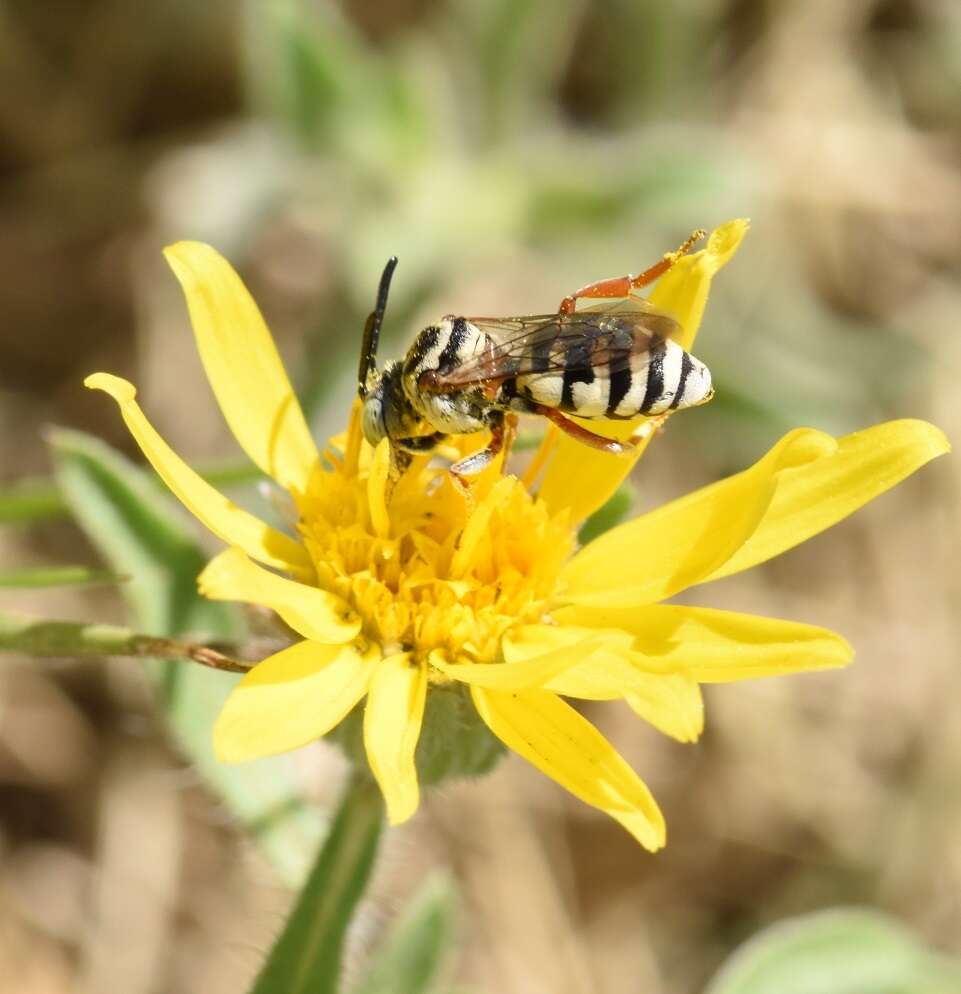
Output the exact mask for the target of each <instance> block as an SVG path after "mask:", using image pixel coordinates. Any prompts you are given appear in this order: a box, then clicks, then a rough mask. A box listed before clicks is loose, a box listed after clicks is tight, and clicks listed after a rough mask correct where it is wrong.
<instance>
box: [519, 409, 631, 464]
mask: <svg viewBox="0 0 961 994" xmlns="http://www.w3.org/2000/svg"><path fill="white" fill-rule="evenodd" d="M533 406H534V410H533V412H532V413H534V414H540V415H543V417H545V418H547V419H548V421H550V422H551V423H553V424H555V425H557V427H558V428H560V430H561V431H562V432H564V434H565V435H570V436H571V438H573V439H574V440H575V441H578V442H582V443H583V444H584V445H589V446H590V447H591V448H592V449H600V450H601V451H602V452H610V453H611V454H612V455H621V454H622V453H624V452H627V451H628V450H630V449H633V448H634V446H635V445H637V442H638V441H640V439H636V438H635V437H631V438H628V439H626V440H624V441H623V442H619V441H618V440H617V439H615V438H605V437H604V436H603V435H595V434H594V432H592V431H588V430H587V429H586V428H585V427H583V426H582V425H579V424H578V423H577V422H576V421H571V419H570V418H566V417H564V415H563V414H561V412H560V411H558V410H557V409H556V408H553V407H545V406H544V405H543V404H535V405H533Z"/></svg>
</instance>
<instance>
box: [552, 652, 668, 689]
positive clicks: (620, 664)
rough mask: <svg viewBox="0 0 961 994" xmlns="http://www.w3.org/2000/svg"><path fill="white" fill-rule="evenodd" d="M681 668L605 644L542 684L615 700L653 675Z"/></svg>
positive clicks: (656, 675)
mask: <svg viewBox="0 0 961 994" xmlns="http://www.w3.org/2000/svg"><path fill="white" fill-rule="evenodd" d="M679 669H680V668H679V667H678V666H677V665H671V666H662V665H660V663H659V662H658V661H657V660H653V661H652V660H649V659H647V658H646V657H641V656H640V655H639V654H638V653H636V652H634V651H632V650H631V649H630V648H624V647H623V646H605V647H603V648H601V649H598V650H596V651H595V652H594V653H593V654H592V655H591V656H590V657H589V658H587V659H585V660H584V661H583V662H581V663H578V665H577V666H572V667H571V668H570V669H566V670H564V671H562V672H560V673H558V674H557V675H556V676H553V677H552V678H551V679H550V680H548V681H547V682H546V683H544V684H543V688H544V689H545V690H550V691H553V692H554V693H555V694H560V695H561V696H562V697H577V698H579V699H580V700H584V701H613V700H617V699H618V698H621V697H626V696H627V695H628V694H631V693H634V692H638V693H640V692H643V691H644V690H646V688H647V686H648V685H649V683H650V681H651V680H652V679H659V678H660V677H662V676H670V675H673V674H674V673H676V672H677V671H678V670H679Z"/></svg>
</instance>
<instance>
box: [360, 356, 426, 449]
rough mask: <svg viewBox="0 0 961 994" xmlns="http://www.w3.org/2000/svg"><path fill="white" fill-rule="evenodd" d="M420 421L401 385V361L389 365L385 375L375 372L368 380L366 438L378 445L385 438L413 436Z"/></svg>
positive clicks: (364, 413) (364, 417) (364, 416)
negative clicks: (414, 428) (415, 426)
mask: <svg viewBox="0 0 961 994" xmlns="http://www.w3.org/2000/svg"><path fill="white" fill-rule="evenodd" d="M416 422H417V415H416V414H415V412H414V411H413V410H412V409H411V406H410V404H409V403H408V402H407V398H406V397H405V396H404V389H403V387H402V385H401V368H400V363H399V362H388V363H387V364H386V365H385V366H384V369H383V372H373V373H371V374H370V376H369V377H368V380H367V391H366V393H365V394H364V407H363V411H362V413H361V425H362V427H363V431H364V438H366V439H367V441H368V442H370V444H371V445H376V444H377V443H378V442H379V441H380V440H381V439H382V438H388V437H390V438H400V437H403V436H404V435H405V434H410V433H411V432H412V431H413V427H414V425H415V424H416Z"/></svg>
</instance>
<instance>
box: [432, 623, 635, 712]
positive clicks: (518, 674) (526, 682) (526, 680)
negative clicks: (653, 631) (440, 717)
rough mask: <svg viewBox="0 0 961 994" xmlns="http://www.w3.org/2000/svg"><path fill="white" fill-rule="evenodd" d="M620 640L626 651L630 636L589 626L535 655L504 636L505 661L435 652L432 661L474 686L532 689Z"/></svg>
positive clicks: (506, 689) (433, 663)
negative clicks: (466, 659)
mask: <svg viewBox="0 0 961 994" xmlns="http://www.w3.org/2000/svg"><path fill="white" fill-rule="evenodd" d="M529 627H544V628H547V627H549V626H547V625H545V626H529ZM618 642H619V643H620V644H621V645H622V646H624V647H625V651H627V646H629V643H630V639H629V638H628V639H625V637H624V635H623V633H619V632H613V633H611V635H610V636H607V635H605V634H597V633H592V632H591V631H589V630H588V631H586V632H584V633H583V634H582V635H581V636H580V638H572V639H571V641H569V642H568V643H566V644H563V645H558V646H556V647H555V648H552V649H548V650H547V651H544V652H541V653H538V654H536V655H527V654H526V652H525V651H524V648H523V647H522V648H521V649H520V650H518V649H517V647H516V646H517V643H516V642H513V641H511V640H510V639H505V640H504V641H503V643H502V648H503V651H504V659H505V662H502V663H448V662H446V661H445V660H444V659H443V658H441V657H440V656H439V655H436V654H432V655H431V665H433V666H435V667H436V668H437V669H439V670H440V671H441V672H442V673H443V674H444V675H445V676H449V677H450V678H451V679H453V680H459V681H460V682H461V683H467V684H470V685H472V686H477V687H487V688H488V689H491V690H504V691H511V690H531V689H535V688H537V687H543V686H545V685H546V684H548V683H549V682H550V681H551V680H553V679H555V678H556V677H558V676H559V675H560V674H562V673H564V672H565V671H567V670H569V669H571V668H580V666H582V665H583V664H585V663H586V662H588V661H589V660H591V659H592V658H593V657H594V656H595V655H596V654H598V653H604V652H605V651H609V650H610V647H611V646H612V644H616V643H618ZM614 696H618V695H614ZM601 699H603V698H601Z"/></svg>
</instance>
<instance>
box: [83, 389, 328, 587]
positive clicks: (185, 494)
mask: <svg viewBox="0 0 961 994" xmlns="http://www.w3.org/2000/svg"><path fill="white" fill-rule="evenodd" d="M84 385H85V386H88V387H90V388H91V389H92V390H103V391H104V392H105V393H108V394H110V396H111V397H113V399H114V400H115V401H116V402H117V404H118V405H119V406H120V413H121V414H122V415H123V419H124V421H125V422H126V424H127V427H128V428H129V429H130V433H131V434H132V435H133V437H134V438H135V439H136V441H137V444H138V445H139V446H140V448H141V451H142V452H143V454H144V455H145V456H146V457H147V459H148V460H149V461H150V464H151V465H152V466H153V468H154V469H155V470H156V471H157V472H158V473H159V474H160V476H161V478H162V479H163V481H164V483H166V484H167V486H168V487H170V489H171V490H172V491H173V492H174V494H175V495H176V496H177V498H178V499H179V500H180V501H181V503H182V504H183V505H184V506H185V507H186V508H187V509H188V510H189V511H191V512H192V513H193V514H194V515H196V517H197V518H199V519H200V520H201V521H202V522H203V523H204V524H205V525H206V526H207V527H208V528H209V529H210V530H211V531H212V532H213V533H214V534H215V535H216V536H217V537H218V538H221V539H223V541H225V542H227V543H228V544H229V545H237V546H240V548H241V549H243V550H244V552H246V553H248V555H251V556H253V557H254V559H257V560H259V561H260V562H262V563H266V564H267V565H268V566H276V567H278V568H280V569H284V570H287V571H289V572H293V573H297V574H299V575H307V576H309V575H311V574H312V573H313V566H312V564H311V561H310V556H309V555H308V554H307V550H306V549H305V548H304V547H303V546H302V545H301V544H300V543H299V542H296V541H294V539H292V538H290V537H289V536H287V535H284V534H283V533H282V532H279V531H277V530H276V529H275V528H271V527H270V526H269V525H265V524H264V523H263V522H262V521H260V520H258V519H257V518H255V517H254V516H253V515H252V514H249V513H248V512H247V511H244V510H243V509H242V508H239V507H238V506H237V505H236V504H235V503H234V502H233V501H232V500H228V499H227V498H226V497H225V496H224V495H223V494H221V493H218V491H216V490H215V489H214V488H213V487H212V486H210V484H209V483H207V481H206V480H204V479H202V478H201V477H200V476H198V475H197V473H195V472H194V471H193V470H192V469H191V468H190V467H189V466H188V465H187V464H186V463H185V462H184V461H183V460H182V459H181V458H180V457H179V456H178V455H177V454H176V453H175V452H174V451H173V449H171V448H170V446H169V445H167V443H166V442H165V441H164V440H163V439H162V438H161V437H160V435H158V434H157V432H156V430H155V429H154V427H153V426H152V425H151V424H150V422H149V421H148V420H147V419H146V417H144V413H143V411H141V409H140V405H139V404H138V403H137V401H136V399H135V398H136V396H137V391H136V390H135V389H134V386H133V384H132V383H128V382H127V381H126V380H122V379H121V378H120V377H119V376H111V375H110V374H109V373H94V374H93V375H92V376H88V377H87V378H86V379H85V380H84Z"/></svg>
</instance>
